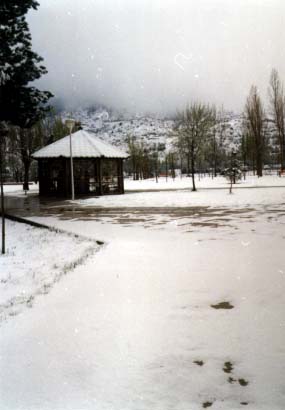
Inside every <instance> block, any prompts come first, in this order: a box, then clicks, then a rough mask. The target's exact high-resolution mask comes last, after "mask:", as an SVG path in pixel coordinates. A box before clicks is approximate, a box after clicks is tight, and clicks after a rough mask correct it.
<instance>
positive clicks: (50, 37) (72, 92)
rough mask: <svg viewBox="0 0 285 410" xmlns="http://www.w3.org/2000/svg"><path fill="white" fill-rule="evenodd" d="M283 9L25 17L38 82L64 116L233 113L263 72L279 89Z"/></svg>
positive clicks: (174, 4) (45, 4)
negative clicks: (189, 110)
mask: <svg viewBox="0 0 285 410" xmlns="http://www.w3.org/2000/svg"><path fill="white" fill-rule="evenodd" d="M284 17H285V3H284V2H283V1H277V0H272V1H269V0H268V1H266V0H264V1H261V0H244V1H241V0H232V1H231V0H207V1H206V0H204V1H203V0H199V1H198V0H197V1H191V0H176V1H175V0H152V1H151V0H137V1H135V0H105V1H103V0H81V1H79V0H69V1H68V0H41V1H40V8H39V10H38V11H36V12H34V11H33V12H31V13H30V14H29V23H30V28H31V32H32V37H33V46H34V49H35V50H36V51H38V52H39V53H40V54H41V55H42V56H43V57H44V60H45V65H46V67H47V68H48V71H49V73H48V75H47V76H45V78H43V79H41V80H40V86H41V87H43V88H44V87H45V88H48V89H50V90H51V91H52V92H54V93H55V94H56V95H57V96H58V97H61V98H63V99H64V101H65V103H66V104H67V105H68V106H70V107H74V108H75V107H77V106H79V105H88V104H90V103H94V102H97V103H102V104H105V105H109V106H111V107H113V108H118V109H126V110H130V111H133V112H137V111H153V112H163V113H168V112H171V111H175V110H176V108H179V107H181V106H182V105H184V104H185V103H186V102H187V101H191V100H203V101H205V102H210V103H216V104H218V105H222V104H223V105H224V106H225V107H226V108H228V109H234V110H238V111H240V110H242V108H243V105H244V101H245V98H246V95H247V94H248V91H249V88H250V85H251V84H252V83H255V84H257V85H258V87H259V88H260V91H261V93H262V96H263V97H264V98H266V97H267V95H266V90H267V84H268V79H269V75H270V71H271V69H272V67H276V68H277V69H278V70H279V72H280V75H281V77H282V78H283V79H284V80H285V59H284V47H283V44H282V42H283V36H282V34H283V29H284V27H283V25H284Z"/></svg>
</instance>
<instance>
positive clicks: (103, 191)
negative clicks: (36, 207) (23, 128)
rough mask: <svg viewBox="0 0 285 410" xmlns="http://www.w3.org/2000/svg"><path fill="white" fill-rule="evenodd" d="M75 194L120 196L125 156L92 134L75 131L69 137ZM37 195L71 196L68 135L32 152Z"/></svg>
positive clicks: (84, 131)
mask: <svg viewBox="0 0 285 410" xmlns="http://www.w3.org/2000/svg"><path fill="white" fill-rule="evenodd" d="M71 138H72V158H73V174H74V191H75V195H78V196H83V195H94V196H97V195H108V194H123V193H124V176H123V160H124V159H125V158H127V157H128V155H127V154H126V153H125V152H123V151H121V150H119V149H118V148H116V147H114V146H112V145H110V144H107V143H106V142H104V141H102V140H101V139H100V138H98V137H97V136H96V134H95V133H93V132H91V131H86V130H79V131H77V132H75V133H73V134H72V135H71ZM33 158H34V159H36V160H37V161H38V179H39V193H40V195H41V196H60V197H66V198H68V197H70V196H71V166H70V136H69V135H68V136H66V137H64V138H61V139H60V140H58V141H56V142H53V143H52V144H49V145H47V146H46V147H44V148H41V149H40V150H38V151H36V152H35V153H34V154H33Z"/></svg>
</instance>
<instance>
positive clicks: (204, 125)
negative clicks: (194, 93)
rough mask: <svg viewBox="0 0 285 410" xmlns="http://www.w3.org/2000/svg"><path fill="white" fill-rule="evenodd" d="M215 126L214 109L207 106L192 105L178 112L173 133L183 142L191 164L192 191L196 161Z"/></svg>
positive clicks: (193, 188) (194, 187) (194, 186)
mask: <svg viewBox="0 0 285 410" xmlns="http://www.w3.org/2000/svg"><path fill="white" fill-rule="evenodd" d="M214 124H215V109H214V108H212V107H210V106H209V105H205V104H201V103H192V104H191V105H187V107H186V108H185V109H184V110H183V111H181V112H178V114H177V117H176V121H175V129H174V131H175V132H176V134H177V135H178V138H182V139H183V140H184V146H185V150H186V155H187V156H188V157H189V158H190V162H191V175H192V191H196V185H195V171H196V160H197V156H198V154H199V152H200V151H201V148H202V146H203V144H205V143H206V141H207V138H208V137H209V134H210V130H211V128H212V127H213V125H214Z"/></svg>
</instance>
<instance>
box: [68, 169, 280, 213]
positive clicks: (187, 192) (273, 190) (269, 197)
mask: <svg viewBox="0 0 285 410" xmlns="http://www.w3.org/2000/svg"><path fill="white" fill-rule="evenodd" d="M196 182H197V192H191V189H192V182H191V178H185V177H184V178H182V179H180V178H176V179H175V180H174V181H173V180H172V179H171V178H168V181H167V182H166V180H165V178H160V179H159V182H158V183H156V181H155V179H153V180H144V181H133V180H131V179H126V180H125V188H126V193H125V195H121V196H119V197H118V196H114V195H111V196H103V197H100V198H98V197H97V198H88V199H80V200H77V201H75V203H76V204H80V205H82V206H103V207H161V206H162V207H188V206H233V205H235V206H237V205H240V206H250V205H259V204H271V203H272V204H275V203H276V202H277V203H282V202H285V178H283V177H282V178H279V177H277V176H265V177H263V178H257V177H248V178H247V179H246V180H245V181H244V180H242V181H239V182H238V183H237V184H235V185H234V186H233V190H232V194H231V195H230V194H229V182H228V181H227V180H226V179H225V178H223V177H218V178H214V179H212V178H209V177H205V178H202V179H200V181H199V179H198V178H197V181H196ZM261 188H263V189H261ZM154 191H160V192H154Z"/></svg>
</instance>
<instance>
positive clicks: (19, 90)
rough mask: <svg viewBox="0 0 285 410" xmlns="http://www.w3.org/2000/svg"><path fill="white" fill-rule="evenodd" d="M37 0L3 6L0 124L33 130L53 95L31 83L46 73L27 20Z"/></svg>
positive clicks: (13, 0) (6, 1)
mask: <svg viewBox="0 0 285 410" xmlns="http://www.w3.org/2000/svg"><path fill="white" fill-rule="evenodd" d="M37 7H38V3H37V2H36V1H34V0H2V1H1V3H0V44H1V47H0V121H7V122H9V123H11V124H13V125H17V126H19V127H21V128H30V127H31V126H32V125H33V124H34V123H36V122H37V121H38V119H39V118H40V117H41V116H42V114H43V113H44V112H45V111H46V110H47V106H46V103H47V101H48V100H49V98H50V97H51V96H52V95H51V93H49V92H48V91H40V90H39V89H37V88H36V87H34V86H32V85H30V83H31V82H33V81H34V80H37V79H38V78H40V77H41V76H42V75H43V74H46V72H47V71H46V69H45V67H44V66H43V65H41V62H42V58H41V57H40V56H38V55H37V54H36V53H35V52H33V51H32V44H31V34H30V31H29V27H28V23H27V21H26V13H27V12H28V10H29V9H30V8H33V9H37Z"/></svg>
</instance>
